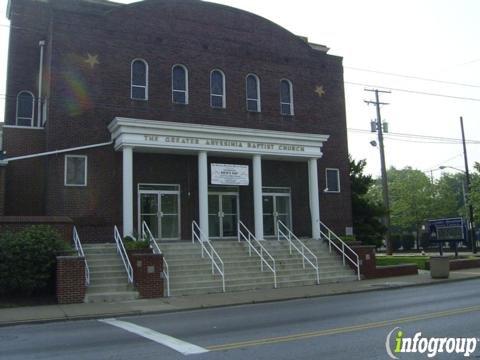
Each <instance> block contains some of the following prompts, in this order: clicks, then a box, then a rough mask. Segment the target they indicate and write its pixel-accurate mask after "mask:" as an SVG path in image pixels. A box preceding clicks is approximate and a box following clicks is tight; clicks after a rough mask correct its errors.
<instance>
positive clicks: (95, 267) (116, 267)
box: [88, 263, 125, 275]
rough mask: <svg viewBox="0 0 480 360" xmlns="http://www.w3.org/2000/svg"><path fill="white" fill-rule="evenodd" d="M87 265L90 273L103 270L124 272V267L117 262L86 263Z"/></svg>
mask: <svg viewBox="0 0 480 360" xmlns="http://www.w3.org/2000/svg"><path fill="white" fill-rule="evenodd" d="M88 267H89V269H90V272H91V273H92V275H93V274H95V273H102V272H105V271H123V272H124V273H125V267H124V266H123V264H121V263H119V264H103V263H97V264H90V263H88Z"/></svg>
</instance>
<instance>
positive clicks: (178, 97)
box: [172, 65, 188, 104]
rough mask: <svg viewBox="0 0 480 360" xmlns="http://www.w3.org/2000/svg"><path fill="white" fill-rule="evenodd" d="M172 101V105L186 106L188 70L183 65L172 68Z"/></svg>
mask: <svg viewBox="0 0 480 360" xmlns="http://www.w3.org/2000/svg"><path fill="white" fill-rule="evenodd" d="M172 101H173V103H174V104H188V70H187V68H186V67H185V66H183V65H175V66H174V67H173V68H172Z"/></svg>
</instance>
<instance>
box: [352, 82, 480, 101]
mask: <svg viewBox="0 0 480 360" xmlns="http://www.w3.org/2000/svg"><path fill="white" fill-rule="evenodd" d="M345 84H348V85H355V86H362V87H365V86H366V87H374V88H381V89H386V90H390V91H392V90H393V91H399V92H405V93H410V94H418V95H428V96H437V97H443V98H449V99H456V100H468V101H477V102H480V98H470V97H463V96H455V95H447V94H438V93H431V92H427V91H418V90H409V89H400V88H394V87H391V86H382V85H372V84H363V83H357V82H351V81H345Z"/></svg>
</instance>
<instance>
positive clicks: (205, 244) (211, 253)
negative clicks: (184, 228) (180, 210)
mask: <svg viewBox="0 0 480 360" xmlns="http://www.w3.org/2000/svg"><path fill="white" fill-rule="evenodd" d="M192 239H193V242H194V243H195V240H197V241H198V243H199V244H200V247H201V249H202V258H203V257H204V254H207V256H208V257H209V258H210V261H211V263H212V275H215V269H217V271H218V273H219V274H220V276H221V277H222V287H223V292H225V265H224V263H223V260H222V258H221V257H220V255H218V253H217V251H216V250H215V248H214V247H213V245H212V244H211V242H210V240H209V239H208V236H206V235H205V233H204V232H203V231H202V229H201V228H200V226H198V224H197V223H196V222H195V221H193V222H192Z"/></svg>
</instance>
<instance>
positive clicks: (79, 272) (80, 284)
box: [57, 256, 86, 304]
mask: <svg viewBox="0 0 480 360" xmlns="http://www.w3.org/2000/svg"><path fill="white" fill-rule="evenodd" d="M85 290H86V286H85V258H83V257H78V256H58V257H57V301H58V303H59V304H78V303H83V301H84V298H85Z"/></svg>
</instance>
